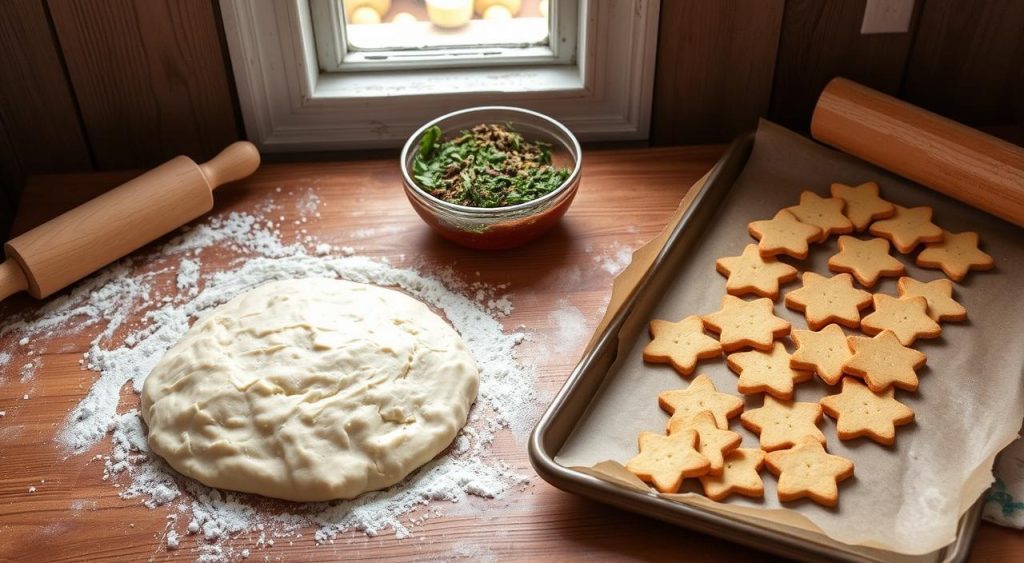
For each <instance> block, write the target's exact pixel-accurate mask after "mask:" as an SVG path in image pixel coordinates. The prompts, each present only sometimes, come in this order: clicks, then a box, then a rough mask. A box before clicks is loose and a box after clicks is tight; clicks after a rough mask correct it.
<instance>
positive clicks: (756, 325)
mask: <svg viewBox="0 0 1024 563" xmlns="http://www.w3.org/2000/svg"><path fill="white" fill-rule="evenodd" d="M701 319H703V320H704V326H705V327H707V329H708V330H710V331H711V332H715V333H718V340H719V341H720V342H721V343H722V349H723V350H725V351H726V352H732V351H734V350H739V349H740V348H744V347H746V346H751V347H753V348H757V349H759V350H770V349H771V347H772V342H773V341H774V340H775V339H776V338H778V337H780V336H785V335H787V334H789V321H786V320H783V319H780V318H779V317H776V316H775V304H774V303H773V302H772V300H771V299H768V298H767V297H762V298H761V299H755V300H753V301H744V300H743V299H740V298H739V297H734V296H732V295H725V296H723V297H722V308H721V309H720V310H718V311H716V312H714V313H711V314H709V315H704V316H702V317H701Z"/></svg>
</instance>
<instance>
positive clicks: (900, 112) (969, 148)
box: [811, 78, 1024, 227]
mask: <svg viewBox="0 0 1024 563" xmlns="http://www.w3.org/2000/svg"><path fill="white" fill-rule="evenodd" d="M811 136H812V137H814V138H815V139H817V140H819V141H822V142H824V143H828V144H830V145H832V146H834V147H836V148H838V149H840V150H842V151H843V152H846V153H849V154H852V155H854V156H856V157H859V158H861V159H863V160H866V161H868V162H871V163H873V164H876V165H878V166H881V167H882V168H885V169H886V170H889V171H892V172H895V173H897V174H899V175H900V176H903V177H905V178H909V179H910V180H913V181H915V182H917V183H919V184H921V185H923V186H927V187H929V188H932V189H933V190H936V191H938V192H942V193H944V194H946V195H948V196H950V197H953V198H956V199H958V200H960V201H963V202H964V203H967V204H969V205H972V206H974V207H977V208H979V209H982V210H984V211H987V212H989V213H991V214H993V215H995V216H996V217H1001V218H1003V219H1006V220H1007V221H1010V222H1012V223H1015V224H1017V225H1019V226H1022V227H1024V149H1022V148H1021V147H1018V146H1016V145H1012V144H1010V143H1007V142H1005V141H1002V140H999V139H996V138H995V137H992V136H989V135H986V134H984V133H982V132H981V131H978V130H976V129H971V128H970V127H967V126H965V125H961V124H960V123H957V122H955V121H952V120H949V119H946V118H944V117H941V116H939V115H936V114H934V113H931V112H929V111H925V110H923V109H921V108H919V107H917V106H913V105H910V104H908V103H906V102H902V101H900V100H897V99H896V98H893V97H892V96H887V95H885V94H883V93H881V92H878V91H876V90H872V89H871V88H868V87H866V86H862V85H860V84H857V83H856V82H851V81H849V80H846V79H843V78H835V79H833V80H832V81H831V82H829V83H828V85H827V86H825V90H824V91H822V93H821V97H820V98H819V99H818V104H817V106H815V108H814V116H813V117H812V118H811Z"/></svg>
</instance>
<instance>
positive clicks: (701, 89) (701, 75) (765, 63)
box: [651, 0, 784, 144]
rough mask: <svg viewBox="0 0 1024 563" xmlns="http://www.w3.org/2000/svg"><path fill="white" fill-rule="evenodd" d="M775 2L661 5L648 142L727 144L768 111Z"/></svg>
mask: <svg viewBox="0 0 1024 563" xmlns="http://www.w3.org/2000/svg"><path fill="white" fill-rule="evenodd" d="M783 5H784V1H783V0H723V1H716V2H709V1H707V0H671V1H663V2H662V3H661V21H660V23H659V35H658V62H657V68H656V70H655V78H654V109H653V115H652V118H651V142H652V143H653V144H687V143H690V144H692V143H709V142H723V141H729V140H731V139H732V138H733V137H734V136H735V135H736V134H737V133H739V132H741V131H744V130H747V129H752V128H754V127H755V126H756V125H757V119H758V117H760V116H762V115H765V114H766V113H767V111H768V107H769V101H770V98H771V91H772V75H773V73H774V70H775V53H776V50H777V48H778V43H779V33H780V30H781V28H782V15H783Z"/></svg>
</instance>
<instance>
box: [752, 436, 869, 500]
mask: <svg viewBox="0 0 1024 563" xmlns="http://www.w3.org/2000/svg"><path fill="white" fill-rule="evenodd" d="M764 461H765V465H767V466H768V470H769V471H771V472H772V473H773V474H775V475H776V476H777V477H778V478H779V483H778V486H777V487H776V489H777V490H778V493H779V500H780V501H782V502H787V501H791V500H797V499H801V498H809V499H811V500H813V501H814V502H817V503H818V504H821V505H824V506H835V505H836V504H837V503H838V502H839V486H838V484H839V483H840V482H842V481H844V480H845V479H848V478H850V477H852V476H853V462H852V461H850V460H848V459H846V458H845V457H841V456H837V455H832V454H830V453H828V452H826V451H825V447H824V446H823V445H822V443H821V442H819V441H817V440H815V439H814V438H808V437H805V438H803V439H801V440H799V441H798V442H797V443H796V444H794V446H793V447H792V448H790V449H788V450H781V451H775V452H770V453H768V455H766V456H765V457H764Z"/></svg>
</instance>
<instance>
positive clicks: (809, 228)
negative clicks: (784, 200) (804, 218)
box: [747, 209, 821, 260]
mask: <svg viewBox="0 0 1024 563" xmlns="http://www.w3.org/2000/svg"><path fill="white" fill-rule="evenodd" d="M747 230H748V231H749V232H750V236H752V237H754V238H756V239H757V240H758V243H757V249H758V250H759V251H760V252H761V256H777V255H779V254H788V255H789V256H792V257H794V258H799V259H800V260H803V259H804V258H807V251H808V244H809V243H810V242H811V241H817V240H820V238H821V229H819V228H818V227H815V226H814V225H808V224H807V223H801V222H800V221H798V220H797V218H796V217H794V216H793V214H792V213H790V212H788V211H786V210H785V209H781V210H779V212H778V213H776V214H775V217H773V218H772V219H770V220H766V221H754V222H753V223H750V224H749V225H747Z"/></svg>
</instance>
